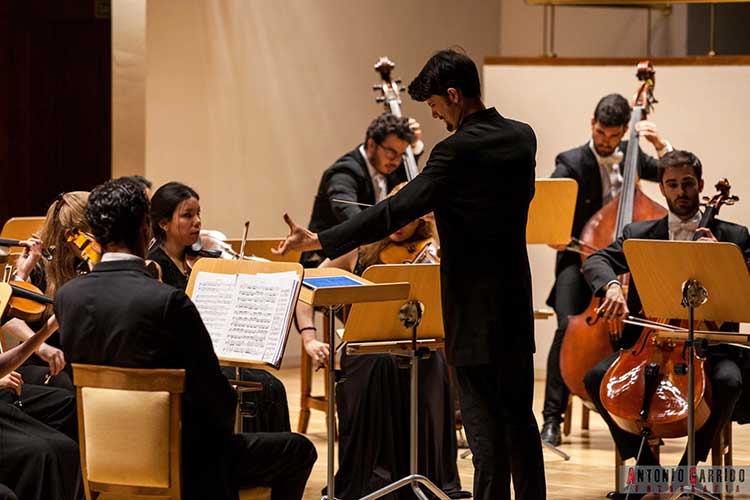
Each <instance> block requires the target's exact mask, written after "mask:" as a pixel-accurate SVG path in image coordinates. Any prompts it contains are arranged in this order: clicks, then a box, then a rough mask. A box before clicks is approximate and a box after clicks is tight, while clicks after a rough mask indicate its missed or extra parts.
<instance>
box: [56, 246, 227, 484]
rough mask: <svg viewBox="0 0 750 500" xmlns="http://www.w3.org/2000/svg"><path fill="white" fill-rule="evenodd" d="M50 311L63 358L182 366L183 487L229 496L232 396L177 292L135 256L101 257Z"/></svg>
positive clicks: (189, 306) (198, 323)
mask: <svg viewBox="0 0 750 500" xmlns="http://www.w3.org/2000/svg"><path fill="white" fill-rule="evenodd" d="M55 313H56V314H57V319H58V321H59V322H60V334H61V341H62V348H63V352H64V353H65V358H66V359H67V360H68V361H69V362H71V363H88V364H97V365H109V366H121V367H126V368H184V369H185V371H186V373H185V378H186V380H185V394H184V395H183V409H182V435H183V471H184V473H183V480H184V481H185V488H184V490H185V492H186V493H187V492H190V495H189V496H190V497H192V498H227V497H232V496H236V488H235V490H234V492H232V488H231V485H229V484H227V483H226V479H225V477H226V476H225V472H224V471H223V470H222V462H223V461H224V458H223V457H224V456H225V453H224V450H225V449H226V446H227V445H228V439H229V436H230V435H231V434H232V432H233V428H234V415H235V404H236V396H235V393H234V390H233V389H232V388H231V386H230V385H229V383H228V382H227V379H226V378H225V377H224V375H222V373H221V371H220V369H219V361H218V359H217V357H216V354H215V353H214V349H213V345H212V343H211V339H210V337H209V335H208V332H207V331H206V328H205V326H204V325H203V321H202V320H201V318H200V315H199V314H198V311H197V309H196V308H195V306H194V305H193V303H192V302H191V301H190V299H188V297H187V296H186V295H185V293H184V292H182V291H180V290H177V289H176V288H173V287H171V286H168V285H164V284H162V283H159V282H158V281H156V280H155V279H153V278H152V277H151V276H149V274H148V273H147V272H146V269H145V267H144V264H143V262H142V261H114V262H102V263H99V264H97V265H96V267H95V268H94V270H93V271H92V272H91V273H89V274H88V275H86V276H82V277H80V278H76V279H74V280H72V281H70V282H68V283H67V284H66V285H65V286H63V287H62V288H61V289H60V290H59V291H58V292H57V294H56V296H55ZM222 485H223V486H224V488H225V490H224V493H222Z"/></svg>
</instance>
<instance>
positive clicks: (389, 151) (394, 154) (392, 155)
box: [378, 144, 403, 160]
mask: <svg viewBox="0 0 750 500" xmlns="http://www.w3.org/2000/svg"><path fill="white" fill-rule="evenodd" d="M378 147H379V148H383V152H384V153H385V157H386V158H388V159H389V160H395V159H396V158H398V157H399V156H401V155H402V154H403V153H399V152H398V151H396V150H395V149H393V148H389V147H387V146H383V145H382V144H378Z"/></svg>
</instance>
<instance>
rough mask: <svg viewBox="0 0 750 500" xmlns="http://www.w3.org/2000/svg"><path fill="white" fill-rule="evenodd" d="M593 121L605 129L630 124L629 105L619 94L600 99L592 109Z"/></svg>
mask: <svg viewBox="0 0 750 500" xmlns="http://www.w3.org/2000/svg"><path fill="white" fill-rule="evenodd" d="M594 119H595V120H596V121H598V122H599V123H601V124H602V125H604V126H605V127H621V126H624V125H627V124H628V122H630V104H629V103H628V100H627V99H625V98H624V97H623V96H621V95H620V94H609V95H607V96H604V97H602V98H601V100H600V101H599V103H598V104H597V105H596V109H594Z"/></svg>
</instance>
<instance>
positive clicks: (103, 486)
mask: <svg viewBox="0 0 750 500" xmlns="http://www.w3.org/2000/svg"><path fill="white" fill-rule="evenodd" d="M73 380H74V382H75V384H76V396H77V405H78V436H79V442H80V451H81V472H82V476H83V485H84V490H85V492H86V499H87V500H92V499H93V498H97V497H98V498H99V500H107V499H111V500H114V499H131V500H135V498H136V497H137V498H139V499H140V498H143V497H159V498H168V499H172V500H180V499H181V494H182V492H181V489H182V480H181V446H182V443H181V442H182V436H181V434H180V432H181V430H180V429H181V419H182V413H181V411H182V393H183V392H184V390H185V371H184V370H167V369H149V370H147V369H137V368H114V367H109V366H95V365H82V364H76V363H74V364H73ZM270 491H271V490H270V489H269V488H252V489H248V490H247V491H240V499H241V500H250V499H252V500H268V499H270V498H271V494H270ZM92 492H97V493H101V495H94V496H92Z"/></svg>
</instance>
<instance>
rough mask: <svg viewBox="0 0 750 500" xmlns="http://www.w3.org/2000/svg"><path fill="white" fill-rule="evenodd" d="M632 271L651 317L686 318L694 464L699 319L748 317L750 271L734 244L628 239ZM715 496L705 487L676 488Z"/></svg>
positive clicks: (691, 461)
mask: <svg viewBox="0 0 750 500" xmlns="http://www.w3.org/2000/svg"><path fill="white" fill-rule="evenodd" d="M623 250H624V252H625V258H626V259H627V261H628V266H629V268H630V275H631V277H632V279H633V282H634V283H635V284H636V285H637V287H638V294H639V296H640V298H641V304H642V305H643V312H644V314H646V316H648V317H657V318H670V319H687V320H688V338H687V347H688V352H687V358H688V361H687V365H688V461H687V466H688V467H691V466H694V465H695V402H694V397H695V386H694V381H695V374H694V367H693V357H694V354H695V343H694V340H695V339H694V333H695V325H694V322H695V320H705V321H729V322H736V323H747V322H748V321H750V274H749V273H748V269H747V265H746V263H745V258H744V256H743V254H742V251H741V250H740V249H739V247H738V246H737V245H734V244H732V243H709V242H702V241H663V240H639V239H629V240H626V241H625V242H624V244H623ZM683 494H687V495H688V496H692V495H695V496H698V497H701V498H716V497H714V496H713V495H710V494H706V493H703V492H678V493H676V494H675V495H674V496H673V498H677V497H680V496H682V495H683Z"/></svg>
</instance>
